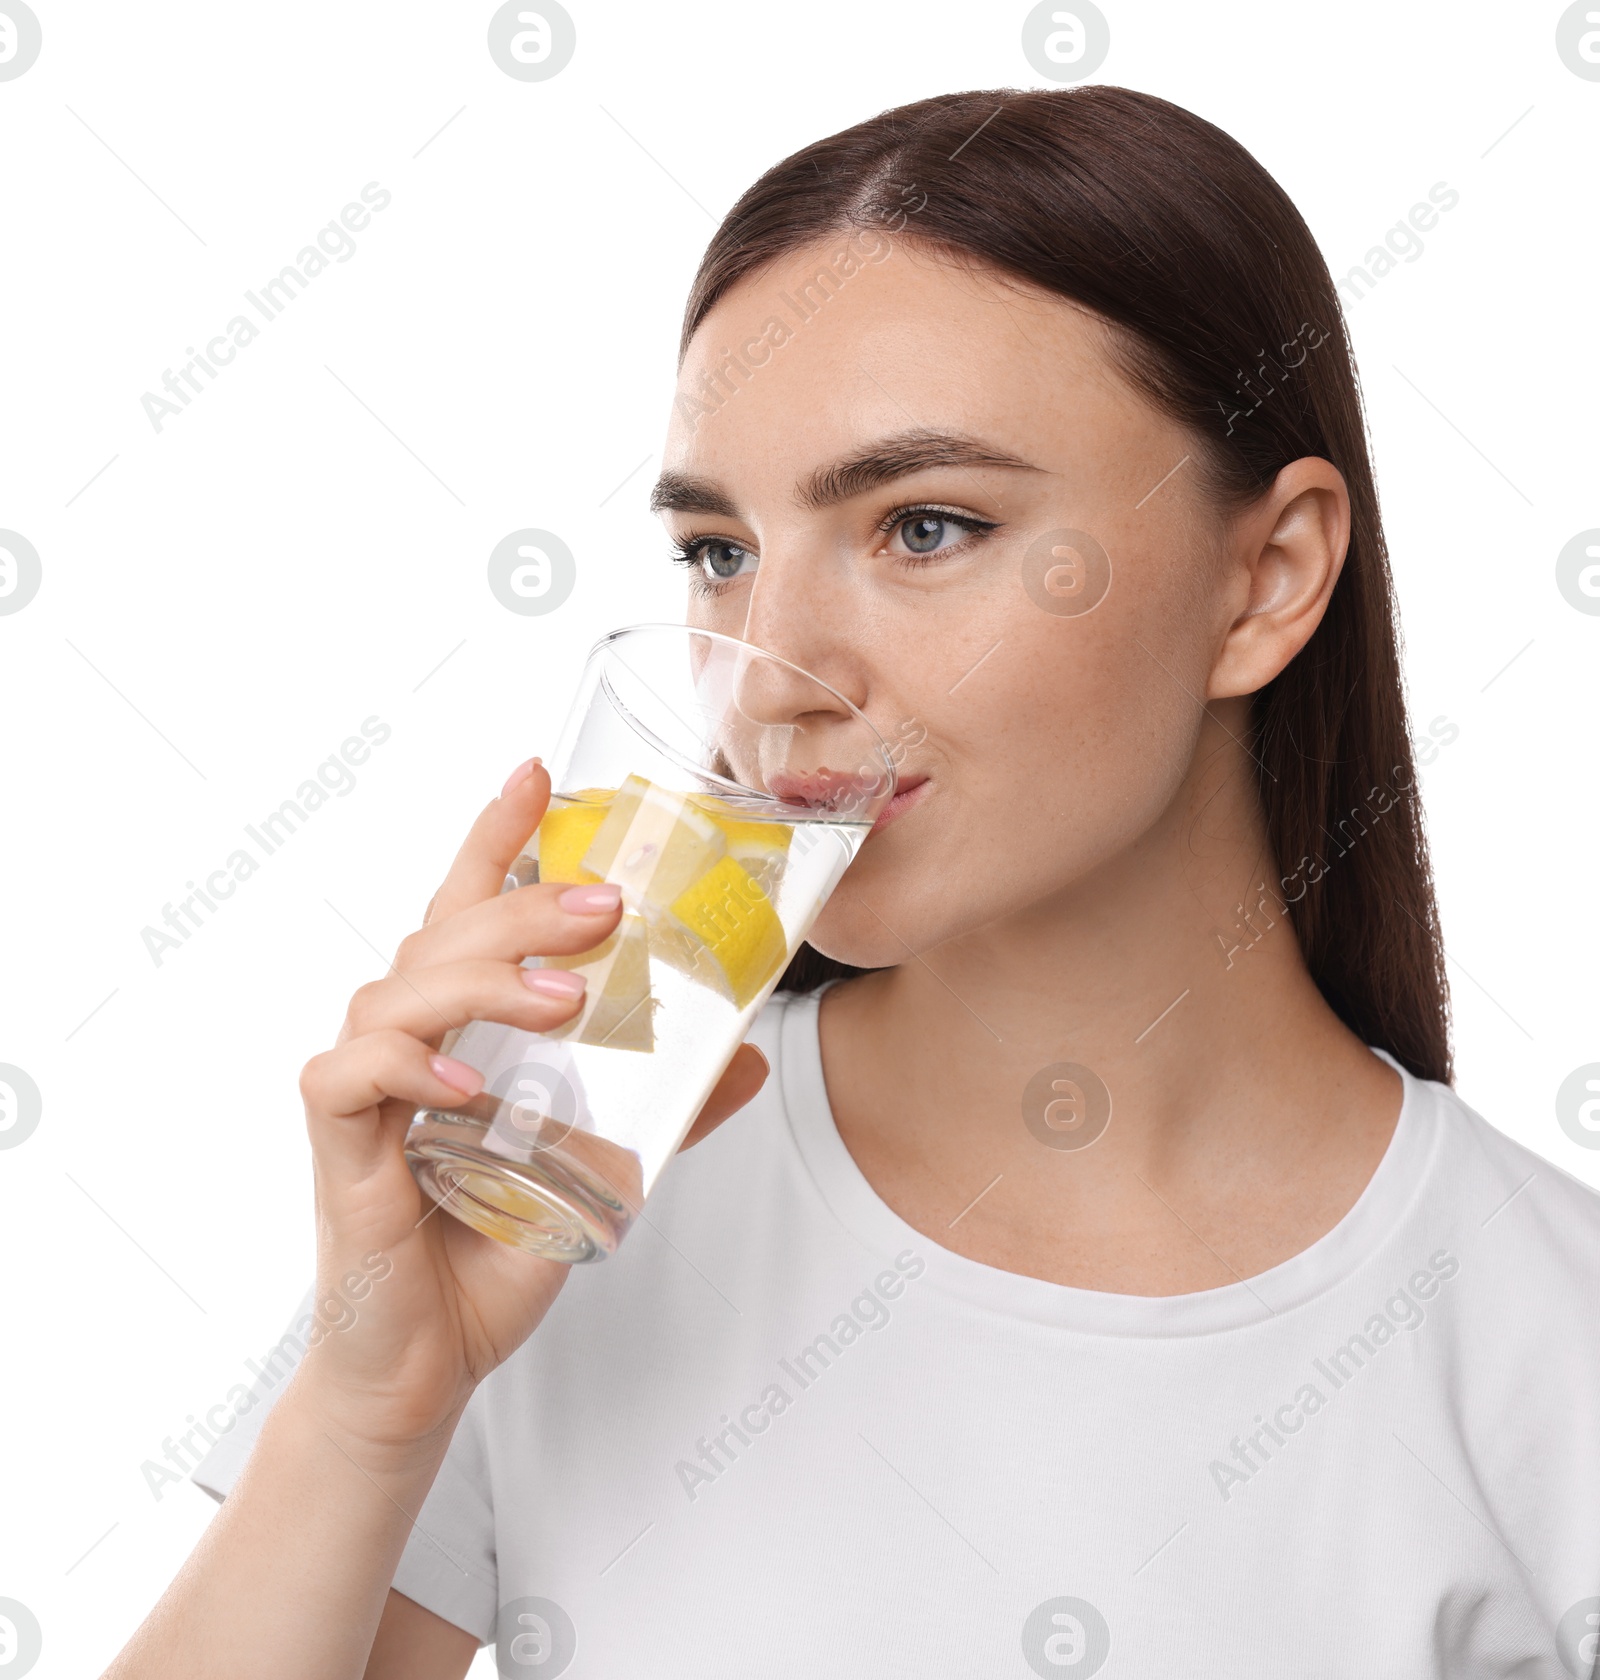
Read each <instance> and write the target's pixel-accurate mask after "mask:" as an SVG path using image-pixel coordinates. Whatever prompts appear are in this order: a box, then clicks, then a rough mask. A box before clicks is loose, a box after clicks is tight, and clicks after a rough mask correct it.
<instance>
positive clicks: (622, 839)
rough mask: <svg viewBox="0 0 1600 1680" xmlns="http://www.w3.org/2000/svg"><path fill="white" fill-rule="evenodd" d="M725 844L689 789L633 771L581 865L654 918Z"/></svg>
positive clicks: (633, 908) (628, 903)
mask: <svg viewBox="0 0 1600 1680" xmlns="http://www.w3.org/2000/svg"><path fill="white" fill-rule="evenodd" d="M727 849H728V846H727V841H726V840H725V839H724V838H723V836H722V831H721V830H720V829H719V828H718V827H717V825H716V824H715V823H714V822H713V821H712V820H711V818H710V817H708V816H707V815H706V814H705V813H704V812H703V811H697V810H695V809H694V807H693V806H691V805H690V804H689V802H688V798H687V796H686V795H684V794H681V793H673V792H672V791H670V790H669V789H667V788H660V787H657V786H655V784H654V783H652V782H648V781H646V780H645V779H644V777H643V776H629V777H628V778H627V780H626V781H625V782H623V784H622V786H621V787H620V788H619V789H618V790H617V796H616V798H615V799H613V800H612V802H611V809H610V810H609V811H607V813H606V816H605V820H604V821H603V822H602V823H601V824H600V826H599V827H598V828H597V829H596V830H595V835H594V839H593V841H592V842H591V843H590V846H589V849H588V851H586V852H585V853H584V854H583V867H584V868H585V869H591V870H593V871H594V872H595V873H596V874H597V875H601V876H604V878H605V879H606V880H608V881H614V882H615V883H616V884H617V885H618V886H619V887H621V888H622V902H623V905H624V907H625V908H626V909H628V910H631V911H636V912H639V913H641V914H643V915H645V916H648V917H650V918H651V919H652V920H654V919H656V918H657V917H660V916H662V915H664V914H665V913H666V910H667V907H668V906H669V905H670V904H671V903H672V902H673V901H674V900H675V899H676V898H677V897H678V895H679V894H680V893H682V892H684V891H686V890H687V889H688V888H689V887H690V886H691V885H692V884H693V883H694V882H696V881H698V880H699V879H700V877H701V876H703V875H704V874H705V873H706V871H707V870H709V869H710V868H711V867H712V865H713V864H715V863H716V861H717V859H718V858H720V857H721V856H722V855H723V854H724V853H725V852H726V851H727Z"/></svg>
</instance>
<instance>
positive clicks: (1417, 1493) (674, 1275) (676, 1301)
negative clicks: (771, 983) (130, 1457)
mask: <svg viewBox="0 0 1600 1680" xmlns="http://www.w3.org/2000/svg"><path fill="white" fill-rule="evenodd" d="M750 1036H751V1038H752V1039H753V1040H754V1042H756V1043H757V1044H759V1045H760V1046H761V1048H762V1049H763V1050H764V1051H765V1052H766V1054H767V1057H768V1059H769V1060H770V1062H771V1063H772V1073H771V1075H770V1077H769V1078H768V1081H767V1084H766V1086H765V1088H764V1089H763V1090H762V1092H761V1094H760V1095H759V1096H758V1097H757V1098H756V1099H755V1101H754V1102H753V1103H751V1104H750V1105H749V1106H748V1107H747V1108H746V1109H744V1110H742V1111H741V1112H740V1113H739V1114H738V1115H736V1116H735V1117H734V1118H733V1119H731V1120H730V1121H728V1122H727V1123H726V1124H725V1125H723V1126H722V1128H721V1129H720V1130H719V1131H717V1132H716V1133H715V1134H714V1135H713V1136H712V1137H711V1138H709V1139H708V1140H707V1141H706V1142H705V1143H703V1144H701V1145H699V1146H698V1147H697V1148H695V1149H694V1150H692V1151H691V1152H690V1153H688V1154H687V1155H685V1156H684V1157H683V1158H682V1159H680V1160H678V1161H675V1162H674V1163H673V1164H672V1165H671V1166H670V1167H669V1169H668V1171H667V1173H666V1174H665V1176H664V1179H663V1181H662V1183H661V1185H660V1187H659V1188H658V1190H657V1191H656V1193H655V1194H654V1196H653V1197H652V1198H651V1200H650V1202H649V1204H648V1207H647V1208H646V1219H647V1221H648V1222H645V1221H641V1222H639V1223H638V1224H636V1225H635V1227H634V1229H633V1231H632V1232H631V1233H630V1234H629V1236H628V1238H627V1240H626V1241H625V1242H624V1243H623V1245H622V1248H621V1250H620V1252H619V1253H618V1254H617V1255H616V1256H615V1257H613V1258H612V1259H610V1260H606V1261H604V1262H602V1263H600V1264H598V1265H593V1266H580V1267H578V1268H576V1269H575V1275H574V1276H573V1278H572V1279H571V1281H570V1282H569V1283H568V1285H567V1287H566V1288H565V1289H564V1290H563V1292H562V1294H561V1296H560V1298H559V1299H558V1300H557V1302H556V1304H555V1307H554V1309H553V1310H552V1311H551V1313H550V1314H549V1316H548V1318H547V1319H546V1320H545V1322H544V1323H543V1324H542V1325H541V1326H540V1328H539V1329H538V1330H537V1331H536V1332H535V1334H534V1335H533V1337H532V1338H531V1339H530V1340H529V1341H528V1343H527V1344H526V1345H525V1346H524V1347H523V1348H522V1349H521V1350H520V1351H519V1352H518V1353H516V1354H515V1355H514V1356H513V1357H512V1358H511V1359H510V1360H508V1361H507V1363H506V1364H505V1365H504V1366H503V1367H502V1368H501V1369H500V1370H498V1371H496V1372H495V1373H494V1374H493V1375H492V1376H490V1377H489V1378H488V1380H487V1381H486V1382H485V1383H484V1384H483V1385H482V1386H481V1387H480V1388H479V1390H478V1391H477V1393H476V1394H475V1395H474V1396H473V1398H472V1401H471V1402H470V1404H469V1405H468V1407H467V1410H466V1412H465V1414H464V1416H463V1418H462V1421H461V1424H460V1426H459V1428H458V1430H457V1432H456V1437H455V1440H454V1442H453V1443H452V1445H451V1448H450V1451H449V1454H448V1457H447V1458H446V1460H445V1463H444V1466H443V1468H442V1470H441V1471H440V1474H439V1478H438V1480H437V1482H436V1483H435V1485H434V1488H433V1490H432V1493H431V1494H430V1495H429V1497H428V1500H427V1502H426V1504H425V1505H424V1507H423V1510H422V1512H421V1515H420V1518H419V1520H418V1523H417V1526H416V1530H415V1531H414V1532H413V1534H412V1537H411V1540H410V1542H409V1544H408V1545H407V1547H406V1552H405V1556H404V1558H403V1560H402V1562H401V1565H400V1568H399V1571H398V1573H397V1574H396V1576H395V1583H394V1584H395V1586H396V1587H397V1588H398V1589H399V1591H401V1592H402V1593H404V1594H406V1595H407V1596H408V1597H410V1598H412V1599H415V1600H416V1601H417V1602H418V1603H419V1604H423V1605H425V1606H427V1608H428V1609H430V1610H433V1611H435V1612H436V1613H437V1614H438V1615H440V1616H443V1617H445V1618H446V1619H447V1620H448V1621H451V1622H454V1623H456V1624H457V1625H458V1626H460V1627H462V1628H465V1629H467V1630H468V1631H469V1632H470V1633H472V1634H473V1635H474V1636H475V1637H476V1638H477V1639H479V1640H480V1641H483V1642H490V1641H494V1640H496V1639H497V1637H498V1638H499V1639H500V1667H501V1672H502V1673H506V1674H527V1675H530V1676H532V1677H534V1680H548V1677H550V1676H553V1675H555V1674H557V1673H566V1674H568V1675H570V1676H571V1677H572V1680H584V1677H588V1676H603V1677H605V1680H674V1677H678V1676H683V1677H688V1676H696V1677H700V1676H725V1675H726V1676H739V1677H741V1680H743V1677H747V1676H761V1677H762V1680H768V1677H774V1680H776V1677H789V1676H793V1677H796V1680H799V1677H801V1676H804V1677H805V1680H815V1677H816V1676H818V1675H827V1676H833V1675H846V1676H852V1677H854V1676H861V1677H863V1680H865V1677H871V1680H888V1677H890V1676H902V1675H903V1676H907V1677H912V1676H914V1677H915V1680H927V1677H928V1676H930V1675H938V1676H946V1675H949V1676H961V1677H963V1680H966V1677H970V1676H991V1675H992V1676H1023V1677H1025V1676H1026V1675H1028V1674H1029V1673H1030V1672H1031V1673H1034V1674H1040V1675H1046V1676H1050V1675H1059V1676H1063V1677H1065V1680H1083V1677H1085V1676H1088V1675H1090V1674H1094V1673H1098V1672H1101V1671H1102V1670H1103V1671H1104V1673H1105V1674H1106V1675H1107V1676H1113V1675H1115V1676H1131V1677H1135V1680H1149V1677H1152V1676H1155V1675H1169V1674H1172V1675H1177V1674H1181V1675H1184V1676H1186V1677H1198V1676H1207V1677H1209V1676H1216V1677H1218V1680H1223V1677H1226V1680H1251V1677H1260V1680H1285V1677H1286V1676H1290V1675H1293V1676H1296V1677H1299V1680H1310V1677H1316V1676H1327V1677H1330V1680H1332V1677H1338V1680H1350V1677H1351V1676H1361V1677H1362V1680H1369V1677H1370V1680H1402V1677H1403V1680H1422V1677H1424V1676H1427V1677H1435V1676H1445V1675H1449V1676H1471V1677H1472V1680H1490V1677H1494V1676H1512V1675H1515V1676H1518V1677H1533V1676H1540V1677H1543V1676H1550V1677H1552V1680H1560V1677H1564V1676H1567V1675H1569V1674H1581V1675H1584V1676H1590V1675H1591V1674H1592V1673H1593V1672H1594V1659H1595V1648H1596V1645H1597V1644H1600V1427H1597V1418H1596V1404H1595V1401H1596V1397H1597V1396H1600V1313H1597V1304H1600V1196H1597V1195H1596V1194H1595V1193H1594V1192H1593V1191H1591V1190H1589V1189H1588V1188H1586V1187H1585V1186H1583V1185H1581V1184H1579V1183H1577V1182H1576V1181H1574V1180H1573V1179H1571V1178H1569V1177H1567V1176H1566V1175H1565V1174H1563V1173H1562V1172H1560V1171H1559V1170H1558V1169H1557V1168H1555V1167H1553V1166H1551V1165H1550V1164H1549V1163H1548V1162H1546V1161H1544V1160H1542V1159H1540V1158H1539V1157H1538V1156H1536V1155H1533V1154H1531V1153H1529V1152H1528V1151H1527V1150H1525V1149H1523V1148H1521V1147H1519V1146H1518V1145H1517V1144H1515V1143H1513V1142H1511V1141H1510V1140H1509V1139H1508V1138H1506V1137H1504V1136H1503V1135H1501V1134H1500V1133H1499V1132H1497V1131H1495V1130H1494V1129H1493V1128H1492V1127H1491V1126H1490V1125H1489V1124H1488V1123H1487V1122H1486V1121H1484V1120H1483V1119H1482V1118H1480V1117H1479V1116H1478V1115H1477V1114H1475V1113H1474V1112H1473V1111H1472V1110H1471V1109H1470V1108H1468V1107H1466V1105H1465V1104H1463V1103H1462V1102H1461V1101H1460V1099H1459V1098H1458V1097H1456V1096H1455V1094H1454V1093H1453V1092H1452V1091H1450V1090H1449V1089H1448V1088H1447V1087H1445V1086H1443V1085H1439V1084H1435V1083H1431V1082H1426V1081H1422V1080H1418V1079H1415V1078H1413V1077H1412V1076H1411V1075H1410V1074H1407V1073H1404V1071H1403V1070H1401V1071H1402V1076H1403V1078H1404V1082H1405V1098H1404V1104H1403V1107H1402V1109H1401V1113H1400V1119H1399V1122H1398V1125H1397V1126H1396V1129H1395V1134H1394V1138H1393V1140H1392V1142H1391V1143H1390V1145H1389V1148H1388V1150H1387V1152H1386V1153H1385V1155H1384V1157H1383V1160H1382V1162H1381V1163H1380V1164H1379V1166H1378V1169H1377V1171H1376V1173H1375V1174H1374V1175H1373V1178H1372V1181H1371V1182H1370V1184H1369V1185H1368V1186H1367V1188H1366V1190H1365V1191H1364V1192H1363V1194H1362V1196H1361V1198H1360V1199H1359V1201H1357V1203H1356V1204H1355V1206H1354V1207H1353V1208H1352V1209H1351V1210H1350V1212H1349V1213H1348V1214H1347V1215H1346V1216H1345V1217H1344V1219H1342V1220H1341V1221H1340V1222H1339V1224H1338V1225H1337V1226H1335V1227H1334V1229H1333V1230H1331V1231H1330V1232H1328V1233H1327V1235H1326V1236H1324V1237H1322V1238H1321V1239H1320V1240H1319V1241H1317V1242H1316V1243H1314V1244H1312V1246H1311V1247H1310V1248H1308V1249H1306V1250H1305V1251H1304V1252H1303V1253H1301V1254H1298V1255H1296V1256H1295V1257H1294V1258H1293V1259H1291V1260H1288V1261H1286V1262H1284V1264H1282V1265H1280V1266H1275V1267H1273V1268H1272V1270H1270V1271H1268V1272H1265V1273H1262V1274H1260V1275H1258V1276H1256V1277H1252V1278H1250V1279H1249V1280H1248V1281H1247V1282H1243V1283H1237V1284H1232V1285H1229V1286H1228V1287H1226V1288H1221V1289H1211V1290H1205V1291H1202V1292H1200V1293H1197V1294H1191V1295H1182V1296H1169V1297H1146V1296H1129V1295H1113V1294H1104V1293H1099V1292H1096V1291H1092V1290H1081V1289H1069V1288H1065V1287H1063V1286H1061V1285H1058V1284H1053V1283H1046V1282H1044V1281H1042V1280H1040V1279H1037V1278H1030V1277H1021V1276H1018V1275H1016V1274H1014V1273H1010V1272H1004V1271H999V1270H996V1269H995V1268H993V1267H989V1266H984V1265H981V1264H978V1263H977V1262H975V1261H972V1260H968V1259H965V1258H963V1257H962V1256H960V1255H958V1254H955V1253H953V1252H951V1251H950V1250H948V1249H945V1248H941V1247H940V1246H939V1245H938V1244H936V1243H934V1242H932V1241H930V1240H929V1239H928V1238H927V1237H925V1236H922V1235H921V1234H920V1233H918V1232H917V1231H915V1230H913V1229H912V1228H911V1227H910V1226H908V1225H907V1224H905V1223H904V1222H903V1221H902V1220H901V1219H899V1218H898V1217H897V1216H896V1215H895V1214H894V1213H893V1212H892V1211H891V1210H890V1209H889V1207H888V1206H887V1205H886V1204H885V1203H884V1202H883V1201H882V1200H881V1199H880V1198H879V1197H878V1196H877V1194H876V1193H875V1192H874V1191H873V1189H872V1188H871V1186H870V1185H869V1184H868V1183H867V1181H866V1180H865V1179H864V1178H863V1176H862V1174H861V1172H860V1171H859V1169H858V1168H857V1167H856V1165H855V1163H854V1161H853V1160H852V1158H851V1156H850V1154H849V1153H848V1151H847V1150H846V1149H845V1147H844V1144H843V1142H842V1141H841V1139H840V1137H839V1134H838V1132H837V1130H836V1129H835V1127H834V1123H833V1118H832V1115H831V1114H830V1111H829V1107H828V1102H827V1094H826V1090H825V1087H824V1084H823V1076H822V1062H821V1056H820V1054H819V1051H818V1044H817V995H816V994H813V995H810V996H800V997H788V996H785V995H779V996H777V997H775V998H774V999H773V1000H772V1001H771V1003H769V1004H768V1006H767V1007H766V1009H765V1010H764V1011H763V1012H762V1014H761V1015H760V1017H759V1018H758V1020H757V1022H756V1025H755V1028H754V1029H753V1031H752V1033H751V1035H750ZM1380 1054H1381V1052H1380ZM1385 1060H1387V1061H1390V1063H1391V1065H1395V1066H1398V1064H1395V1063H1394V1062H1393V1058H1391V1057H1387V1056H1385ZM271 1386H272V1391H273V1392H274V1393H276V1392H281V1390H282V1384H281V1382H280V1383H275V1384H273V1385H271ZM265 1410H266V1407H265V1405H258V1406H257V1407H256V1408H255V1409H254V1410H253V1411H251V1412H249V1413H247V1414H246V1415H245V1416H244V1417H242V1418H241V1419H240V1421H239V1422H238V1423H237V1424H236V1425H235V1426H234V1428H233V1429H232V1431H231V1432H230V1433H229V1434H227V1435H225V1436H224V1437H223V1438H222V1440H221V1442H220V1444H219V1445H218V1446H217V1447H215V1448H214V1449H213V1450H212V1452H211V1454H210V1456H209V1457H208V1458H207V1460H206V1461H205V1462H204V1463H203V1464H202V1465H201V1467H200V1469H199V1470H198V1471H197V1472H196V1473H195V1480H196V1481H197V1482H199V1483H200V1485H201V1486H202V1487H205V1488H207V1489H208V1490H210V1491H211V1492H213V1493H214V1494H216V1496H217V1497H219V1498H220V1497H221V1496H222V1494H223V1493H224V1492H225V1491H226V1490H227V1489H228V1488H229V1487H230V1486H231V1485H232V1484H233V1481H234V1479H235V1477H236V1476H237V1474H238V1472H239V1469H240V1468H241V1466H242V1464H243V1460H244V1456H245V1454H246V1452H247V1451H248V1449H249V1443H250V1441H251V1439H253V1437H254V1433H255V1430H256V1429H257V1428H258V1427H259V1424H260V1420H261V1417H262V1416H263V1415H264V1412H265ZM497 1617H498V1620H499V1628H498V1633H497Z"/></svg>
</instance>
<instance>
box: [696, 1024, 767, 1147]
mask: <svg viewBox="0 0 1600 1680" xmlns="http://www.w3.org/2000/svg"><path fill="white" fill-rule="evenodd" d="M770 1067H771V1064H770V1063H769V1062H768V1061H767V1058H766V1057H765V1056H764V1055H762V1053H761V1052H760V1051H759V1050H758V1049H756V1047H755V1045H753V1044H741V1045H740V1046H739V1048H738V1049H737V1050H735V1051H734V1053H733V1060H732V1061H731V1062H729V1063H728V1065H727V1067H726V1068H725V1069H724V1070H723V1075H722V1077H721V1079H719V1080H718V1081H717V1083H716V1086H715V1088H714V1089H713V1090H712V1092H711V1095H710V1096H709V1097H707V1098H706V1101H705V1107H704V1108H702V1109H701V1110H700V1113H699V1115H698V1116H697V1117H696V1119H695V1123H694V1124H693V1125H692V1126H691V1127H690V1128H689V1130H688V1133H687V1134H686V1136H685V1137H684V1140H683V1142H682V1143H681V1144H679V1145H678V1147H679V1149H680V1150H681V1149H692V1148H693V1147H694V1145H695V1144H697V1143H699V1142H700V1141H701V1140H702V1139H703V1138H708V1137H710V1135H711V1134H712V1133H713V1132H714V1131H715V1130H716V1129H717V1127H718V1126H720V1125H721V1124H722V1122H723V1121H724V1120H726V1119H727V1118H728V1116H729V1115H731V1114H737V1113H738V1112H739V1110H740V1109H741V1108H743V1107H744V1105H745V1104H746V1103H747V1102H749V1101H750V1099H751V1098H752V1097H753V1096H754V1095H755V1094H756V1092H757V1091H759V1090H760V1089H761V1087H762V1086H763V1085H764V1084H766V1082H767V1074H768V1072H769V1070H770Z"/></svg>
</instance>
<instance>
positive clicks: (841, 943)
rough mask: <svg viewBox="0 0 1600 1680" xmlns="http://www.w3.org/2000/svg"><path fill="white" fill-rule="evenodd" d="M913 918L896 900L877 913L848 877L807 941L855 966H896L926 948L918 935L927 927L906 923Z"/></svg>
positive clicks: (815, 948)
mask: <svg viewBox="0 0 1600 1680" xmlns="http://www.w3.org/2000/svg"><path fill="white" fill-rule="evenodd" d="M910 920H911V915H910V913H909V912H907V911H904V910H902V911H901V912H900V913H899V914H897V913H896V907H895V906H894V905H893V904H892V903H891V904H889V905H888V906H887V907H880V908H879V913H878V915H874V914H873V913H872V911H871V910H869V909H867V907H866V905H865V903H864V902H863V901H862V900H861V899H859V898H857V897H856V896H855V895H854V894H853V893H852V892H851V891H850V884H849V882H848V880H846V882H845V883H844V885H842V886H841V887H840V888H839V891H838V893H837V895H836V896H835V897H833V898H830V899H829V900H828V902H827V903H826V904H825V905H823V907H822V914H821V915H819V916H818V917H817V919H816V921H815V922H814V923H813V924H812V927H811V931H810V933H808V934H807V935H806V943H807V944H808V945H810V946H811V947H812V948H813V949H814V950H817V951H820V952H821V953H822V954H823V956H825V957H832V958H833V960H834V961H835V962H843V963H849V964H851V965H852V966H853V967H855V968H892V967H893V966H894V965H895V964H897V963H903V962H904V961H906V959H907V958H908V957H909V956H910V955H911V953H912V951H917V950H921V949H922V948H923V945H922V943H921V942H919V939H918V935H919V933H924V932H925V931H926V930H923V929H921V928H919V927H916V926H907V925H903V923H905V922H908V921H910ZM891 928H892V929H893V930H894V931H893V932H891V931H890V929H891ZM897 936H898V937H897ZM938 937H942V935H938V936H936V938H938ZM908 946H909V947H910V949H908V948H907V947H908Z"/></svg>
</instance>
